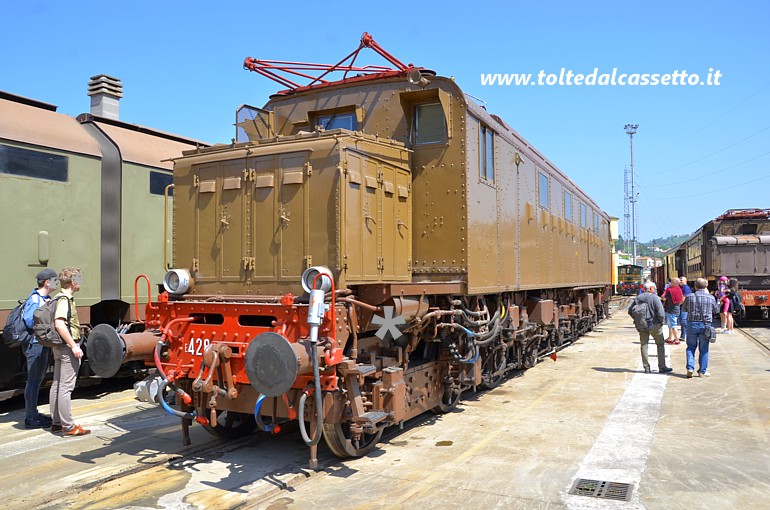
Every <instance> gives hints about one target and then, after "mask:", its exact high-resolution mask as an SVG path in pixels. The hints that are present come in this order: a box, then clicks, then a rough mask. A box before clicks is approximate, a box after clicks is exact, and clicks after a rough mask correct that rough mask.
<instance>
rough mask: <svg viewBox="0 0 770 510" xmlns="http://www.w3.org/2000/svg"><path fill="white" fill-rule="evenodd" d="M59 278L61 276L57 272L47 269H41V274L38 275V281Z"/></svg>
mask: <svg viewBox="0 0 770 510" xmlns="http://www.w3.org/2000/svg"><path fill="white" fill-rule="evenodd" d="M57 276H59V275H58V274H56V271H54V270H53V269H48V268H45V269H41V270H40V272H39V273H38V274H37V279H38V280H50V279H51V278H56V277H57Z"/></svg>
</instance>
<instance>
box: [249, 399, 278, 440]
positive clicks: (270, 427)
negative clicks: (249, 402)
mask: <svg viewBox="0 0 770 510" xmlns="http://www.w3.org/2000/svg"><path fill="white" fill-rule="evenodd" d="M265 398H267V395H264V394H263V395H260V396H259V398H258V399H257V403H256V404H255V405H254V420H256V422H257V426H258V427H259V428H260V429H261V430H263V431H265V432H272V431H274V430H275V427H276V424H275V423H271V424H270V425H265V423H264V422H263V421H262V416H261V415H260V414H259V410H260V409H262V403H263V402H264V401H265Z"/></svg>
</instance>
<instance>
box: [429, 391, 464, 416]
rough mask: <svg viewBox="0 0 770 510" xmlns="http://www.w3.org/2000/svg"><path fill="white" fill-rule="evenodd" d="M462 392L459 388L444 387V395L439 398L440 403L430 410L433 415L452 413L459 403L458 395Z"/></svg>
mask: <svg viewBox="0 0 770 510" xmlns="http://www.w3.org/2000/svg"><path fill="white" fill-rule="evenodd" d="M461 393H462V392H461V391H460V389H459V388H454V387H451V386H445V387H444V394H443V395H442V396H441V402H440V403H439V405H437V406H436V407H434V408H432V409H431V412H432V413H433V414H446V413H448V412H450V411H452V410H453V409H454V408H455V407H457V404H459V403H460V394H461Z"/></svg>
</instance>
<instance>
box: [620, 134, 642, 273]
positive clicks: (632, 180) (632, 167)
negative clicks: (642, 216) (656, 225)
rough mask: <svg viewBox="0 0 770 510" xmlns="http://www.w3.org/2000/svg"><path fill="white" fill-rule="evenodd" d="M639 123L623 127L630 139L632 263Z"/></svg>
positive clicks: (634, 238) (634, 239)
mask: <svg viewBox="0 0 770 510" xmlns="http://www.w3.org/2000/svg"><path fill="white" fill-rule="evenodd" d="M638 127H639V124H626V125H625V126H623V129H625V130H626V134H628V137H629V138H630V140H631V237H632V239H633V246H634V258H633V264H634V265H637V264H636V198H637V197H636V189H635V185H634V180H635V179H634V177H635V175H634V135H635V134H636V130H637V128H638Z"/></svg>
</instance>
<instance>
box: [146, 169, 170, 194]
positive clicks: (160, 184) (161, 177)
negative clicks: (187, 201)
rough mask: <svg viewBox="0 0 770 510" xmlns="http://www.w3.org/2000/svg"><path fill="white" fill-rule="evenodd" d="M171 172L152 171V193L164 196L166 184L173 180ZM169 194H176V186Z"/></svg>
mask: <svg viewBox="0 0 770 510" xmlns="http://www.w3.org/2000/svg"><path fill="white" fill-rule="evenodd" d="M173 180H174V179H173V177H172V175H171V174H167V173H164V172H150V194H152V195H160V196H163V192H164V191H165V189H166V186H168V185H169V184H171V183H172V182H173ZM168 196H170V197H172V196H174V188H171V189H170V190H168Z"/></svg>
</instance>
